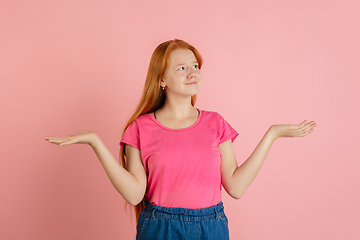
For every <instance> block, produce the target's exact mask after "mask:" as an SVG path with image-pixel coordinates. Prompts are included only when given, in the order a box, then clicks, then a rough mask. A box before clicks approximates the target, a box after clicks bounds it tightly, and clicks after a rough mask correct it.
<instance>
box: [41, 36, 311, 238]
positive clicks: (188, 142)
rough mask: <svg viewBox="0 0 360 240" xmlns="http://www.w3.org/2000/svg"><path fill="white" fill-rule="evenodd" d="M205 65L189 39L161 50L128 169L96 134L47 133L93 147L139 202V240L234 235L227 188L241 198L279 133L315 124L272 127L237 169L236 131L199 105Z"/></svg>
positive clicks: (129, 133) (129, 147) (139, 113)
mask: <svg viewBox="0 0 360 240" xmlns="http://www.w3.org/2000/svg"><path fill="white" fill-rule="evenodd" d="M201 65H202V58H201V55H200V53H199V52H198V51H197V50H196V49H195V48H194V47H193V46H191V45H189V44H188V43H186V42H184V41H181V40H177V39H175V40H171V41H167V42H164V43H162V44H160V45H159V46H158V47H157V48H156V49H155V51H154V53H153V55H152V57H151V60H150V65H149V70H148V73H147V77H146V82H145V88H144V92H143V96H142V99H141V101H140V104H139V106H138V108H137V110H136V111H135V113H134V114H133V115H132V117H131V118H130V120H129V121H128V123H127V125H126V127H125V130H124V133H123V137H122V140H121V142H120V146H121V149H120V159H121V162H122V166H121V165H120V164H119V163H118V161H117V160H116V159H115V158H114V157H113V156H112V154H111V153H110V152H109V150H108V149H107V148H106V146H105V145H104V143H103V142H102V141H101V139H100V138H99V137H98V135H97V134H96V133H94V132H91V131H82V132H79V133H77V134H74V135H69V136H67V137H63V138H56V137H46V138H45V139H46V140H47V141H49V142H51V143H54V144H57V145H59V146H64V145H70V144H75V143H78V144H89V145H90V146H91V147H92V148H93V149H94V151H95V153H96V155H97V156H98V158H99V160H100V162H101V164H102V165H103V167H104V169H105V171H106V173H107V175H108V176H109V178H110V180H111V182H112V184H113V185H114V187H115V188H116V190H117V191H118V192H119V193H120V194H121V195H122V196H123V197H124V199H125V200H126V201H127V202H128V203H129V204H131V205H133V206H135V212H136V215H137V235H136V239H161V240H163V239H171V240H174V239H208V240H210V239H216V240H222V239H229V230H228V224H227V218H226V216H225V214H224V210H223V204H222V202H221V186H223V187H224V189H225V190H226V191H227V193H228V194H230V196H232V197H233V198H237V199H238V198H240V197H241V196H242V195H243V194H244V192H245V190H246V189H247V188H248V187H249V185H250V184H251V182H252V181H253V180H254V178H255V177H256V175H257V174H258V172H259V170H260V168H261V165H262V164H263V162H264V160H265V157H266V155H267V153H268V151H269V149H270V147H271V145H272V144H273V142H274V141H275V140H276V139H277V138H280V137H303V136H306V135H308V134H309V133H311V132H312V131H313V128H314V127H315V126H316V124H315V123H314V122H307V121H303V122H302V123H300V124H299V125H273V126H271V127H270V128H269V129H268V131H267V132H266V133H265V135H264V137H263V138H262V139H261V141H260V143H259V144H258V145H257V147H256V148H255V150H254V152H253V153H252V154H251V156H250V157H249V158H248V159H247V160H246V161H245V162H244V163H243V164H242V165H241V166H238V165H237V162H236V160H235V155H234V151H233V147H232V142H233V141H234V140H235V138H236V137H237V135H238V133H237V132H236V131H235V130H234V129H233V128H232V127H231V126H230V125H229V124H228V123H227V122H226V121H225V120H224V118H222V117H221V115H220V114H218V113H216V112H210V111H205V110H200V109H197V108H195V107H194V105H195V100H196V94H197V93H198V91H199V89H200V85H201V72H200V69H201Z"/></svg>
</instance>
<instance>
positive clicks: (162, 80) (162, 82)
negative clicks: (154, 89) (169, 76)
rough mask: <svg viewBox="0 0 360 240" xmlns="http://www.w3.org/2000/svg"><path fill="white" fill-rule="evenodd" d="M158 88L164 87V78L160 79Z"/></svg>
mask: <svg viewBox="0 0 360 240" xmlns="http://www.w3.org/2000/svg"><path fill="white" fill-rule="evenodd" d="M160 86H161V87H163V88H164V87H166V83H165V80H164V78H163V79H161V81H160Z"/></svg>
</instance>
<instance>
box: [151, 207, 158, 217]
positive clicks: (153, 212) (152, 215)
mask: <svg viewBox="0 0 360 240" xmlns="http://www.w3.org/2000/svg"><path fill="white" fill-rule="evenodd" d="M156 210H157V207H156V206H155V207H154V210H153V211H152V213H151V217H152V218H153V219H154V218H155V211H156Z"/></svg>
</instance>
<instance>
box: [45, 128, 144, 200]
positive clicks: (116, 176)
mask: <svg viewBox="0 0 360 240" xmlns="http://www.w3.org/2000/svg"><path fill="white" fill-rule="evenodd" d="M45 139H46V140H47V141H49V142H50V143H53V144H56V145H59V146H64V145H70V144H88V145H90V146H91V147H92V148H93V150H94V152H95V153H96V155H97V157H98V158H99V160H100V163H101V164H102V166H103V167H104V170H105V172H106V174H107V175H108V177H109V179H110V181H111V183H112V184H113V185H114V187H115V189H116V190H117V191H118V192H119V193H120V194H121V196H123V198H124V199H125V200H126V201H127V202H128V203H129V204H131V205H137V204H138V203H139V202H141V200H142V199H143V197H144V195H145V189H146V184H147V183H146V182H147V180H146V173H145V169H144V167H143V165H142V161H141V155H140V151H139V150H138V149H136V148H135V147H133V146H131V145H127V144H126V145H125V152H126V156H127V157H126V160H127V169H124V168H123V167H122V166H121V165H120V164H119V163H118V161H117V160H116V159H115V158H114V157H113V155H112V154H111V152H110V151H109V150H108V149H107V148H106V146H105V144H104V143H103V142H102V140H101V139H100V138H99V137H98V135H97V134H95V133H94V132H91V131H82V132H79V133H77V134H75V135H69V136H67V137H64V138H56V137H47V138H45Z"/></svg>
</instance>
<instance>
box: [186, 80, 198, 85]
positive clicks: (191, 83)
mask: <svg viewBox="0 0 360 240" xmlns="http://www.w3.org/2000/svg"><path fill="white" fill-rule="evenodd" d="M194 84H197V81H192V82H189V83H186V84H185V85H194Z"/></svg>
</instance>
